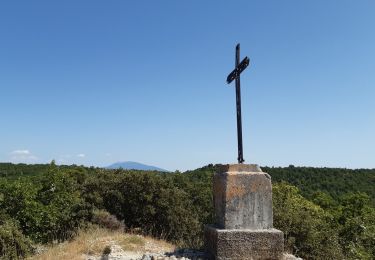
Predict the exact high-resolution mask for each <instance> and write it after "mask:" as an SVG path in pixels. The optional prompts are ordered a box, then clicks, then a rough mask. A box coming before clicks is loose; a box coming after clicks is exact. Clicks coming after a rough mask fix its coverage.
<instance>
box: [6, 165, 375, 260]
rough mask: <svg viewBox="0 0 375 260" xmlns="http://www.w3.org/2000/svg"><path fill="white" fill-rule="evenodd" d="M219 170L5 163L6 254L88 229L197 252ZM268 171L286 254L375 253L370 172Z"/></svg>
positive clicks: (21, 252)
mask: <svg viewBox="0 0 375 260" xmlns="http://www.w3.org/2000/svg"><path fill="white" fill-rule="evenodd" d="M217 167H220V166H219V165H208V166H205V167H202V168H199V169H196V170H194V171H187V172H184V173H180V172H174V173H163V172H157V171H140V170H123V169H117V170H110V169H102V168H95V167H83V166H75V165H73V166H57V165H55V164H54V163H53V162H52V163H51V164H47V165H41V164H39V165H25V164H18V165H15V164H9V163H0V176H1V177H0V258H4V259H16V258H22V257H24V256H27V255H32V254H34V253H35V248H37V247H36V246H35V245H38V244H44V245H49V244H51V243H57V242H60V243H62V242H64V241H67V240H68V241H69V240H71V239H74V238H76V237H77V235H78V234H79V230H86V229H87V228H88V227H90V225H99V226H102V227H105V228H109V229H111V228H113V227H114V226H116V227H117V228H118V227H121V226H123V228H124V229H125V230H127V231H131V230H137V233H139V234H143V235H149V236H153V237H155V238H163V239H165V240H166V241H169V242H171V243H173V244H174V245H175V246H176V247H177V248H181V247H184V248H191V249H201V248H202V245H203V232H202V231H203V226H204V225H205V224H209V223H213V205H212V176H213V174H214V172H215V171H216V169H217ZM263 170H264V171H267V172H269V174H270V175H271V176H272V179H273V207H274V226H275V227H276V228H278V229H280V230H282V231H283V232H284V236H285V249H286V250H287V251H288V252H290V253H293V254H294V255H296V256H299V257H302V258H306V259H343V258H345V259H371V258H372V256H373V255H375V251H374V250H375V223H374V221H373V220H374V219H375V208H374V190H373V187H374V177H375V170H374V169H372V170H371V169H361V170H348V169H330V168H306V167H294V166H290V167H286V168H267V167H263ZM112 220H116V221H112Z"/></svg>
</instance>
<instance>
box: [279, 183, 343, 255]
mask: <svg viewBox="0 0 375 260" xmlns="http://www.w3.org/2000/svg"><path fill="white" fill-rule="evenodd" d="M273 207H274V224H275V227H276V228H279V229H281V230H282V231H283V232H284V239H285V249H286V250H287V251H289V252H292V253H293V254H295V255H297V256H300V257H302V258H304V259H343V258H344V257H343V255H342V250H341V248H340V245H339V242H338V233H337V231H336V230H334V228H333V227H332V223H333V217H332V216H331V215H330V214H328V213H326V212H325V211H324V210H323V209H322V208H320V207H319V206H317V205H315V204H314V203H312V202H310V201H308V200H306V199H305V198H304V197H302V196H301V195H300V194H299V190H298V188H297V187H295V186H291V185H289V184H286V183H280V184H275V185H273Z"/></svg>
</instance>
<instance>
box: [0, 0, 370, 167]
mask: <svg viewBox="0 0 375 260" xmlns="http://www.w3.org/2000/svg"><path fill="white" fill-rule="evenodd" d="M374 12H375V2H374V1H370V0H368V1H365V0H364V1H309V2H307V1H297V0H295V1H292V0H288V1H276V0H275V1H221V2H220V3H219V1H198V0H197V1H92V0H90V1H88V0H87V1H77V0H75V1H10V2H8V3H5V2H2V3H0V39H1V40H0V119H1V128H0V129H1V130H0V161H3V162H6V161H11V162H26V163H45V162H49V161H51V160H52V159H55V160H56V161H57V162H58V163H64V164H72V163H75V164H84V165H95V166H106V165H109V164H111V163H113V162H116V161H138V162H142V163H146V164H151V165H156V166H159V167H162V168H166V169H168V170H176V169H179V170H186V169H194V168H197V167H200V166H203V165H206V164H208V163H234V162H236V158H237V137H236V117H235V90H234V84H231V85H230V86H228V85H227V84H226V82H225V79H226V76H227V75H228V73H229V72H230V71H231V70H232V69H233V67H234V48H235V45H236V43H238V42H239V43H241V56H242V57H244V56H245V55H247V56H249V58H250V60H251V65H250V67H248V68H247V69H246V71H244V72H243V74H242V77H241V83H242V86H241V87H242V116H243V118H242V120H243V139H244V157H245V161H246V163H258V164H260V165H268V166H287V165H289V164H294V165H305V166H327V167H348V168H375V160H374V158H375V138H374V133H375V102H374V100H375V32H374V28H375V16H374Z"/></svg>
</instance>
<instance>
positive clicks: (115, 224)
mask: <svg viewBox="0 0 375 260" xmlns="http://www.w3.org/2000/svg"><path fill="white" fill-rule="evenodd" d="M92 223H93V224H96V225H98V226H100V227H102V228H107V229H110V230H124V229H125V225H124V223H123V222H122V221H119V220H118V219H117V218H116V216H114V215H111V214H110V213H109V212H108V211H106V210H94V212H93V216H92Z"/></svg>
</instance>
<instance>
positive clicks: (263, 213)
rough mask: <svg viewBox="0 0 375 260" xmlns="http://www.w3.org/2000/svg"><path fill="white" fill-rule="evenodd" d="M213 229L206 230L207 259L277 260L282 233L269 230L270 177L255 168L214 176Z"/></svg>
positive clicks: (228, 169) (239, 168)
mask: <svg viewBox="0 0 375 260" xmlns="http://www.w3.org/2000/svg"><path fill="white" fill-rule="evenodd" d="M213 189H214V190H213V191H214V207H215V225H213V226H206V228H205V243H206V252H207V255H208V256H209V257H210V259H218V260H224V259H225V260H234V259H237V260H240V259H254V260H255V259H281V258H282V254H283V248H284V239H283V233H282V232H281V231H279V230H277V229H274V228H273V215H272V184H271V177H270V176H269V175H268V174H267V173H264V172H262V170H261V169H260V168H259V166H257V165H255V164H233V165H227V166H224V167H223V168H222V169H221V170H220V171H219V172H217V173H216V174H215V176H214V181H213Z"/></svg>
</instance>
